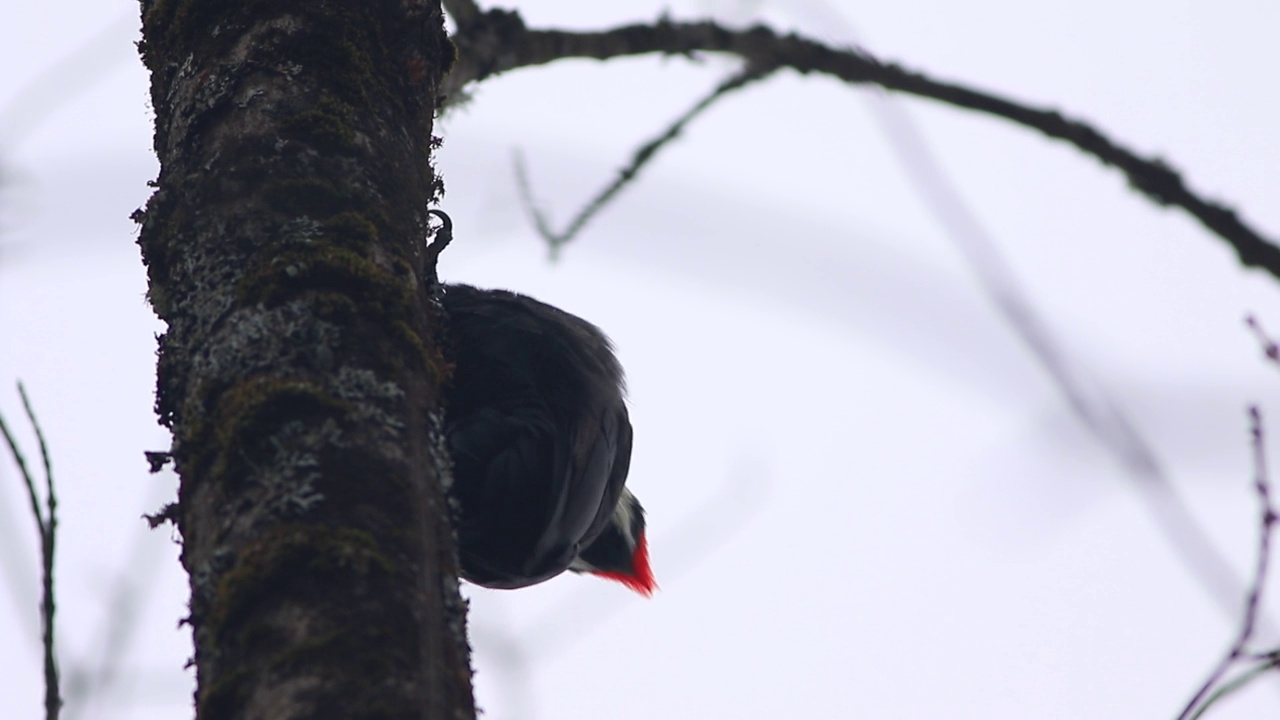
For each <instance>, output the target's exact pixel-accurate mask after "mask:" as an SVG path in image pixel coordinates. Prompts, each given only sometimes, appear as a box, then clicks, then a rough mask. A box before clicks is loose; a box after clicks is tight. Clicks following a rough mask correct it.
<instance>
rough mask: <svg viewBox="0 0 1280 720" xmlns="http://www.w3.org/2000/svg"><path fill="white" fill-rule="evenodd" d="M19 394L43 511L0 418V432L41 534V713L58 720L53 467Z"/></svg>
mask: <svg viewBox="0 0 1280 720" xmlns="http://www.w3.org/2000/svg"><path fill="white" fill-rule="evenodd" d="M18 394H19V395H21V396H22V409H23V410H24V411H26V414H27V419H28V420H29V421H30V422H31V428H32V429H33V430H34V431H35V434H36V442H37V444H38V445H39V447H40V459H41V462H42V465H43V466H44V486H45V509H44V510H43V511H42V510H41V509H40V494H39V492H38V491H37V490H36V481H35V477H34V476H33V475H32V474H31V470H30V468H28V467H27V460H26V458H25V457H24V456H23V454H22V450H21V449H19V447H18V441H17V440H16V439H14V437H13V433H12V432H10V431H9V425H8V424H7V423H6V422H5V421H4V416H3V415H0V432H3V434H4V440H5V443H6V444H8V446H9V453H10V455H12V456H13V461H14V463H15V464H16V465H17V466H18V471H19V472H20V473H21V474H22V479H23V480H24V481H26V485H27V496H28V497H29V498H30V500H31V514H32V516H33V517H34V518H35V521H36V530H37V531H38V532H39V534H40V568H41V600H40V625H41V638H42V641H43V645H44V712H45V720H57V717H58V713H59V711H60V710H61V709H62V697H61V695H60V694H59V691H58V663H57V658H56V657H55V655H54V633H53V629H54V610H55V607H54V593H53V555H54V540H55V539H56V537H57V530H58V515H57V507H58V500H57V496H56V495H55V494H54V492H53V465H52V463H51V462H50V461H49V446H48V444H47V443H46V442H45V439H44V432H43V431H42V430H41V429H40V423H39V422H38V421H37V420H36V414H35V411H34V410H32V408H31V400H30V399H29V398H28V397H27V390H26V388H24V387H23V386H22V383H18Z"/></svg>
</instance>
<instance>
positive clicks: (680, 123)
mask: <svg viewBox="0 0 1280 720" xmlns="http://www.w3.org/2000/svg"><path fill="white" fill-rule="evenodd" d="M771 72H773V68H761V67H757V66H754V65H747V66H746V67H744V68H743V69H742V70H740V71H738V72H736V73H734V74H733V75H731V76H729V77H728V78H725V80H724V81H722V82H721V83H720V84H718V85H716V87H715V88H714V89H713V90H712V91H711V92H710V93H707V94H706V95H705V96H703V98H702V99H701V100H699V101H698V102H697V103H695V104H694V106H693V107H691V108H689V109H688V110H686V111H685V112H684V114H683V115H681V116H680V117H678V118H676V120H675V122H673V123H671V124H670V125H669V126H667V129H666V130H663V131H662V132H661V133H659V134H658V135H657V136H656V137H654V138H653V139H651V140H649V141H648V142H646V143H645V144H643V145H641V146H640V147H639V148H637V149H636V151H635V154H633V155H632V156H631V162H629V163H627V166H626V167H624V168H623V169H622V170H620V171H618V176H617V177H616V178H614V180H613V181H612V182H610V183H609V184H608V185H606V186H605V187H604V188H603V189H602V190H601V191H600V192H599V193H597V194H596V196H595V197H594V198H592V199H591V201H590V202H588V203H587V204H586V206H585V207H583V208H582V209H581V210H579V211H578V214H577V216H575V217H574V218H573V220H572V221H570V222H569V224H568V225H567V226H566V227H565V229H564V231H562V232H559V233H557V232H555V231H553V230H552V229H551V224H550V222H549V221H548V220H547V216H546V213H545V212H544V211H543V210H542V209H541V208H539V207H538V206H537V204H536V203H535V202H534V200H533V191H532V189H531V187H530V183H529V178H528V175H527V173H526V170H525V166H524V158H523V156H521V155H520V154H519V153H518V152H517V153H516V156H515V170H516V182H517V183H518V184H519V187H520V200H521V202H523V203H524V206H525V208H526V209H527V210H528V212H529V215H530V217H532V218H533V223H534V226H535V227H537V228H538V234H540V235H541V236H542V239H543V240H546V241H547V244H548V245H549V246H550V248H551V259H553V260H554V259H556V257H557V256H558V254H559V252H560V247H561V246H562V245H564V244H566V243H568V242H569V241H570V240H572V239H573V238H574V237H575V236H576V235H577V234H578V232H579V231H581V230H582V228H583V227H585V226H586V224H587V222H588V221H590V220H591V218H593V217H595V216H596V214H597V213H599V212H600V211H601V210H603V209H604V207H605V205H607V204H609V202H610V201H611V200H613V198H614V197H615V196H616V195H617V194H618V193H619V192H621V191H622V189H623V188H625V187H626V186H627V185H629V184H630V183H631V181H633V180H635V179H636V177H637V176H638V175H639V173H640V171H641V170H642V169H644V167H645V166H646V165H648V164H649V162H650V161H652V160H653V159H654V158H655V157H657V155H658V152H659V151H660V150H662V149H663V148H664V147H666V146H667V144H669V143H670V142H671V141H673V140H675V139H676V138H677V137H679V136H680V133H681V132H683V131H684V128H685V127H686V126H687V125H688V124H689V123H690V122H692V121H693V120H694V119H695V118H697V117H698V116H699V115H701V114H702V113H703V112H704V111H705V110H706V109H707V108H709V107H711V106H712V105H714V104H715V102H716V101H717V100H719V99H720V98H722V97H724V96H725V95H727V94H729V93H731V92H733V91H734V90H738V89H741V88H743V87H746V86H747V85H750V84H751V83H753V82H755V81H756V80H761V79H763V78H765V77H766V76H768V75H769V74H770V73H771Z"/></svg>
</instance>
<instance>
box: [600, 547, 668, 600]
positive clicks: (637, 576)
mask: <svg viewBox="0 0 1280 720" xmlns="http://www.w3.org/2000/svg"><path fill="white" fill-rule="evenodd" d="M631 570H632V571H631V572H629V573H626V572H595V571H593V572H592V574H593V575H597V576H599V577H602V578H604V579H606V580H613V581H614V582H620V583H622V584H623V585H626V586H627V587H628V588H631V589H632V590H634V591H636V592H638V593H640V594H641V595H643V596H645V597H653V591H654V590H657V589H658V583H657V582H655V581H654V579H653V570H652V569H650V567H649V543H648V541H647V540H645V537H644V533H640V536H639V537H637V538H636V550H635V552H634V553H633V554H632V555H631Z"/></svg>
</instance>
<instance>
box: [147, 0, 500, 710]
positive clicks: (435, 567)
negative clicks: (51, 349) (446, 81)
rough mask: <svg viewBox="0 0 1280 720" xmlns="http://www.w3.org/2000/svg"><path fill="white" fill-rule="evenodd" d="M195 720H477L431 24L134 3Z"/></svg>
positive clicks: (415, 13) (365, 12) (420, 6)
mask: <svg viewBox="0 0 1280 720" xmlns="http://www.w3.org/2000/svg"><path fill="white" fill-rule="evenodd" d="M142 19H143V42H142V43H141V44H140V46H139V48H140V50H141V52H142V56H143V59H144V61H145V63H146V65H147V67H148V68H149V69H150V71H151V102H152V106H153V108H154V110H155V114H156V134H155V149H156V153H157V154H158V155H159V158H160V168H161V169H160V177H159V179H158V180H157V182H156V192H155V194H154V195H153V196H152V197H151V199H150V201H149V202H148V203H147V207H146V210H145V211H144V212H139V213H138V219H139V221H140V222H141V225H142V229H141V234H140V237H139V245H140V246H141V247H142V254H143V259H144V261H145V262H146V264H147V269H148V273H149V277H150V291H149V296H150V300H151V303H152V306H153V307H154V308H155V311H156V313H157V314H159V316H160V317H161V318H162V319H163V320H165V321H166V322H167V323H168V331H167V332H166V333H165V334H164V335H163V336H162V337H161V338H160V348H159V367H158V378H159V379H158V389H157V399H156V409H157V412H158V413H159V416H160V419H161V421H162V422H163V423H164V424H166V425H167V426H168V427H169V428H170V429H171V430H172V432H173V449H172V454H173V458H174V460H175V463H176V467H177V470H178V473H179V475H180V477H181V487H180V490H179V495H178V499H179V502H178V505H177V507H176V508H172V509H171V512H170V513H169V514H170V516H171V517H172V518H173V519H174V520H175V521H176V522H177V524H178V528H179V529H180V531H181V533H182V538H183V551H182V562H183V565H184V566H185V567H186V569H187V572H188V573H189V575H190V580H191V615H190V618H189V621H190V624H191V626H192V629H193V631H194V637H195V659H194V662H195V666H196V670H197V682H198V687H197V691H196V706H197V716H198V717H202V718H205V720H213V719H214V718H262V719H264V720H266V719H270V720H282V719H285V718H303V717H305V718H325V717H334V718H339V717H340V718H349V717H380V718H409V717H425V718H474V717H475V711H474V702H473V700H472V695H471V677H470V667H469V658H468V648H467V645H466V639H465V620H466V612H465V607H464V605H463V603H462V600H461V599H460V597H459V595H458V583H457V577H458V568H457V559H456V548H455V540H454V536H453V531H452V527H451V524H450V522H449V512H448V505H447V503H446V499H445V494H444V489H443V485H442V480H443V479H444V478H447V477H448V460H447V456H446V454H445V451H444V446H443V438H442V435H441V413H440V405H439V403H440V393H439V386H440V382H441V379H442V377H443V376H445V375H446V374H447V372H448V369H447V364H446V363H445V361H444V360H443V358H442V355H441V353H440V351H439V344H438V334H439V328H440V323H439V320H438V317H437V314H436V310H435V309H434V308H433V306H432V304H431V303H430V301H429V299H428V297H427V293H425V292H423V289H422V283H421V280H420V278H421V277H422V273H423V268H422V267H421V264H422V257H423V243H424V238H425V237H426V235H427V228H428V225H427V214H426V210H427V205H428V203H429V202H431V201H433V200H435V199H437V197H438V196H439V194H440V189H441V186H440V183H439V180H438V179H437V178H436V176H435V173H434V170H433V168H432V165H431V153H432V150H433V148H434V146H435V143H436V141H435V139H434V138H433V137H432V135H431V130H432V116H433V114H434V110H435V104H436V95H437V87H438V85H439V83H440V79H441V77H442V75H443V74H444V73H445V72H446V71H447V70H448V67H449V65H450V64H451V63H452V61H453V48H452V46H451V44H450V43H449V40H448V39H447V37H446V35H445V32H444V26H443V18H442V14H441V11H440V7H439V3H438V2H435V1H422V0H402V2H395V1H393V0H326V1H325V2H314V3H312V2H260V3H251V2H226V1H222V2H219V1H215V0H143V2H142Z"/></svg>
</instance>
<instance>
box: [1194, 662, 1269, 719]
mask: <svg viewBox="0 0 1280 720" xmlns="http://www.w3.org/2000/svg"><path fill="white" fill-rule="evenodd" d="M1277 667H1280V658H1274V657H1273V658H1271V659H1269V660H1266V661H1264V662H1261V663H1258V664H1257V665H1254V666H1253V667H1251V668H1249V669H1248V670H1246V671H1245V672H1243V673H1241V674H1240V675H1239V676H1238V677H1235V678H1232V679H1231V681H1230V682H1226V683H1223V684H1222V686H1221V687H1219V688H1218V689H1217V690H1214V691H1213V694H1212V695H1210V696H1209V697H1207V698H1205V701H1204V702H1203V703H1202V704H1201V705H1200V707H1199V708H1197V709H1196V711H1195V713H1193V714H1192V715H1191V716H1189V717H1188V718H1187V720H1196V719H1197V718H1199V717H1201V716H1203V715H1204V714H1205V712H1206V711H1208V709H1209V708H1210V707H1212V706H1213V705H1214V703H1216V702H1218V701H1219V700H1221V699H1222V698H1225V697H1226V696H1228V695H1230V694H1231V693H1234V692H1235V691H1237V690H1239V689H1240V688H1242V687H1244V686H1245V685H1248V684H1249V683H1251V682H1253V681H1254V680H1255V679H1257V678H1258V676H1260V675H1262V674H1263V673H1265V672H1267V671H1268V670H1272V669H1274V668H1277Z"/></svg>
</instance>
